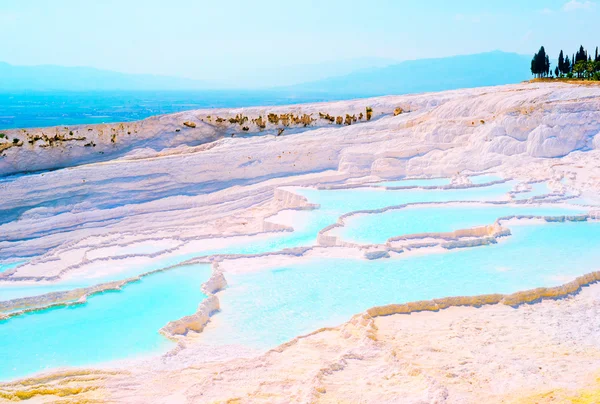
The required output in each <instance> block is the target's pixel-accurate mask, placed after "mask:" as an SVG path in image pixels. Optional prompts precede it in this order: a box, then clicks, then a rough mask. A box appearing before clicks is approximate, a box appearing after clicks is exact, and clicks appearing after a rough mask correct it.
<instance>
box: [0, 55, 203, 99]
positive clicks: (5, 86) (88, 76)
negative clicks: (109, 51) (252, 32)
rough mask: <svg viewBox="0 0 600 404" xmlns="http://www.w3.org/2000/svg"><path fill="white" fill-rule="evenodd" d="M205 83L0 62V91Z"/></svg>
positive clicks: (152, 87) (195, 87) (193, 86)
mask: <svg viewBox="0 0 600 404" xmlns="http://www.w3.org/2000/svg"><path fill="white" fill-rule="evenodd" d="M207 86H208V85H207V83H204V82H202V81H199V80H191V79H185V78H179V77H170V76H155V75H151V74H126V73H119V72H114V71H110V70H101V69H96V68H93V67H64V66H53V65H42V66H14V65H10V64H8V63H2V62H0V91H4V92H12V91H115V90H127V91H144V90H202V89H205V88H207Z"/></svg>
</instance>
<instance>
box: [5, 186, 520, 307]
mask: <svg viewBox="0 0 600 404" xmlns="http://www.w3.org/2000/svg"><path fill="white" fill-rule="evenodd" d="M512 186H513V184H512V183H505V184H497V185H493V186H489V187H481V188H472V189H459V190H438V189H433V190H423V189H410V190H398V191H385V190H383V189H374V188H361V189H351V190H332V191H328V190H317V189H312V188H296V192H298V193H299V194H302V195H304V196H305V197H307V198H308V199H309V200H310V201H311V202H313V203H318V204H320V205H321V208H320V209H317V210H312V211H298V212H296V214H295V216H296V218H297V220H296V221H297V225H296V231H294V232H293V233H276V234H271V235H268V236H262V237H241V238H238V239H233V240H235V242H232V244H230V245H229V246H226V247H224V248H219V249H206V250H199V251H195V252H193V253H189V254H181V255H174V256H169V257H165V258H158V259H154V260H152V261H151V262H149V263H146V264H143V265H135V266H132V267H131V268H129V269H128V270H127V271H126V272H120V273H117V274H111V275H107V276H104V277H101V278H85V279H79V280H75V281H71V280H65V281H61V282H59V283H52V284H44V283H36V284H31V285H26V286H14V285H6V286H3V287H0V301H4V300H10V299H16V298H19V297H25V296H34V295H40V294H44V293H49V292H57V291H63V290H69V289H75V288H83V287H88V286H92V285H96V284H100V283H104V282H110V281H114V280H119V279H126V278H129V277H132V276H137V275H139V274H142V273H145V272H149V271H152V270H155V269H161V268H165V267H168V266H172V265H176V264H179V263H181V262H184V261H186V260H188V259H191V258H194V257H197V256H201V255H211V254H259V253H263V252H268V251H278V250H281V249H284V248H293V247H299V246H310V245H314V244H315V243H316V240H317V233H318V232H319V230H321V229H322V228H324V227H326V226H328V225H330V224H333V223H335V222H336V221H337V219H338V217H339V216H341V215H342V214H344V213H347V212H351V211H355V210H359V209H378V208H384V207H387V206H392V205H399V204H404V203H415V202H420V201H423V202H431V201H437V202H446V201H464V200H482V201H489V200H498V199H501V198H503V197H504V196H506V194H507V193H508V191H510V189H511V188H512Z"/></svg>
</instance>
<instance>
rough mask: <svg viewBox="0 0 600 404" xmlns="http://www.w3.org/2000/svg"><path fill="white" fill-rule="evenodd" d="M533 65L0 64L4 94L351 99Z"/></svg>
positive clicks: (502, 77) (459, 59)
mask: <svg viewBox="0 0 600 404" xmlns="http://www.w3.org/2000/svg"><path fill="white" fill-rule="evenodd" d="M530 62H531V57H530V56H525V55H518V54H516V53H504V52H499V51H495V52H488V53H480V54H476V55H467V56H453V57H447V58H440V59H421V60H412V61H406V62H401V63H397V62H394V61H392V60H389V59H372V58H371V59H369V58H363V59H351V60H347V61H337V62H328V63H322V64H316V65H304V66H295V67H287V68H272V69H262V70H258V71H255V72H253V73H252V74H253V76H252V77H253V78H251V76H248V77H247V78H246V79H244V80H241V81H240V80H239V77H238V78H237V79H235V78H233V77H232V79H231V80H229V81H227V82H218V81H201V80H193V79H186V78H180V77H171V76H156V75H150V74H126V73H119V72H114V71H109V70H101V69H96V68H91V67H64V66H53V65H42V66H15V65H10V64H8V63H2V62H0V92H5V93H6V92H20V91H46V92H57V91H146V90H152V91H181V90H194V91H198V90H216V89H226V88H227V89H230V90H231V89H234V88H236V87H237V88H246V89H248V90H250V91H256V90H264V89H268V90H269V91H271V92H276V93H279V94H299V93H300V94H323V96H324V97H327V98H331V97H337V98H340V97H342V98H349V97H361V96H375V95H386V94H406V93H419V92H427V91H442V90H450V89H456V88H465V87H480V86H490V85H500V84H508V83H518V82H520V81H523V80H527V79H529V78H531V75H530V72H529V68H530ZM366 66H369V67H366ZM242 73H243V72H240V75H241V74H242ZM245 74H249V73H248V72H245ZM324 77H329V78H324ZM303 78H304V80H305V81H308V82H306V83H304V84H295V85H285V86H284V85H282V84H283V83H290V82H291V83H294V82H295V83H298V82H300V81H302V79H303ZM317 78H318V79H317ZM235 80H237V81H235ZM243 83H250V84H245V85H242V84H243ZM267 83H270V84H269V85H267ZM251 84H253V85H251Z"/></svg>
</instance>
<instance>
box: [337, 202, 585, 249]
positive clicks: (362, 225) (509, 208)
mask: <svg viewBox="0 0 600 404" xmlns="http://www.w3.org/2000/svg"><path fill="white" fill-rule="evenodd" d="M586 211H587V210H586V209H570V208H566V207H565V208H561V207H555V206H551V205H514V204H511V205H495V204H489V205H487V206H484V205H481V204H477V205H471V204H464V205H457V206H449V207H443V206H439V205H435V206H416V207H412V206H410V207H406V208H402V209H397V210H389V211H386V212H383V213H378V214H370V215H357V216H353V217H349V218H347V219H345V226H344V227H340V228H336V229H334V230H333V231H332V232H331V234H332V235H336V236H340V237H341V238H342V239H343V240H345V241H351V242H356V243H362V244H383V243H385V242H386V241H387V240H388V239H389V238H391V237H395V236H404V235H408V234H420V233H437V232H451V231H455V230H460V229H468V228H471V227H476V226H485V225H488V224H493V223H494V222H495V221H496V219H498V218H501V217H507V216H517V215H532V216H561V215H575V214H580V213H585V212H586Z"/></svg>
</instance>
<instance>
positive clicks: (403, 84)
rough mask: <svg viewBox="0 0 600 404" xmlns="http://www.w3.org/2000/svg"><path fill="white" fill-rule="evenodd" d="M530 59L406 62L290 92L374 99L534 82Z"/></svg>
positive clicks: (502, 56) (499, 55) (493, 55)
mask: <svg viewBox="0 0 600 404" xmlns="http://www.w3.org/2000/svg"><path fill="white" fill-rule="evenodd" d="M530 66H531V56H527V55H519V54H516V53H506V52H500V51H494V52H487V53H479V54H475V55H465V56H452V57H446V58H439V59H420V60H411V61H405V62H401V63H398V64H394V65H391V66H386V67H381V68H372V69H364V70H360V71H357V72H354V73H350V74H347V75H343V76H340V77H335V78H330V79H324V80H318V81H314V82H310V83H304V84H300V85H296V86H291V87H288V90H296V91H306V92H323V93H331V92H335V93H337V94H353V95H357V94H360V95H363V96H375V95H386V94H408V93H421V92H429V91H443V90H452V89H457V88H468V87H482V86H493V85H501V84H510V83H519V82H521V81H524V80H528V79H530V78H531V72H530Z"/></svg>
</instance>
